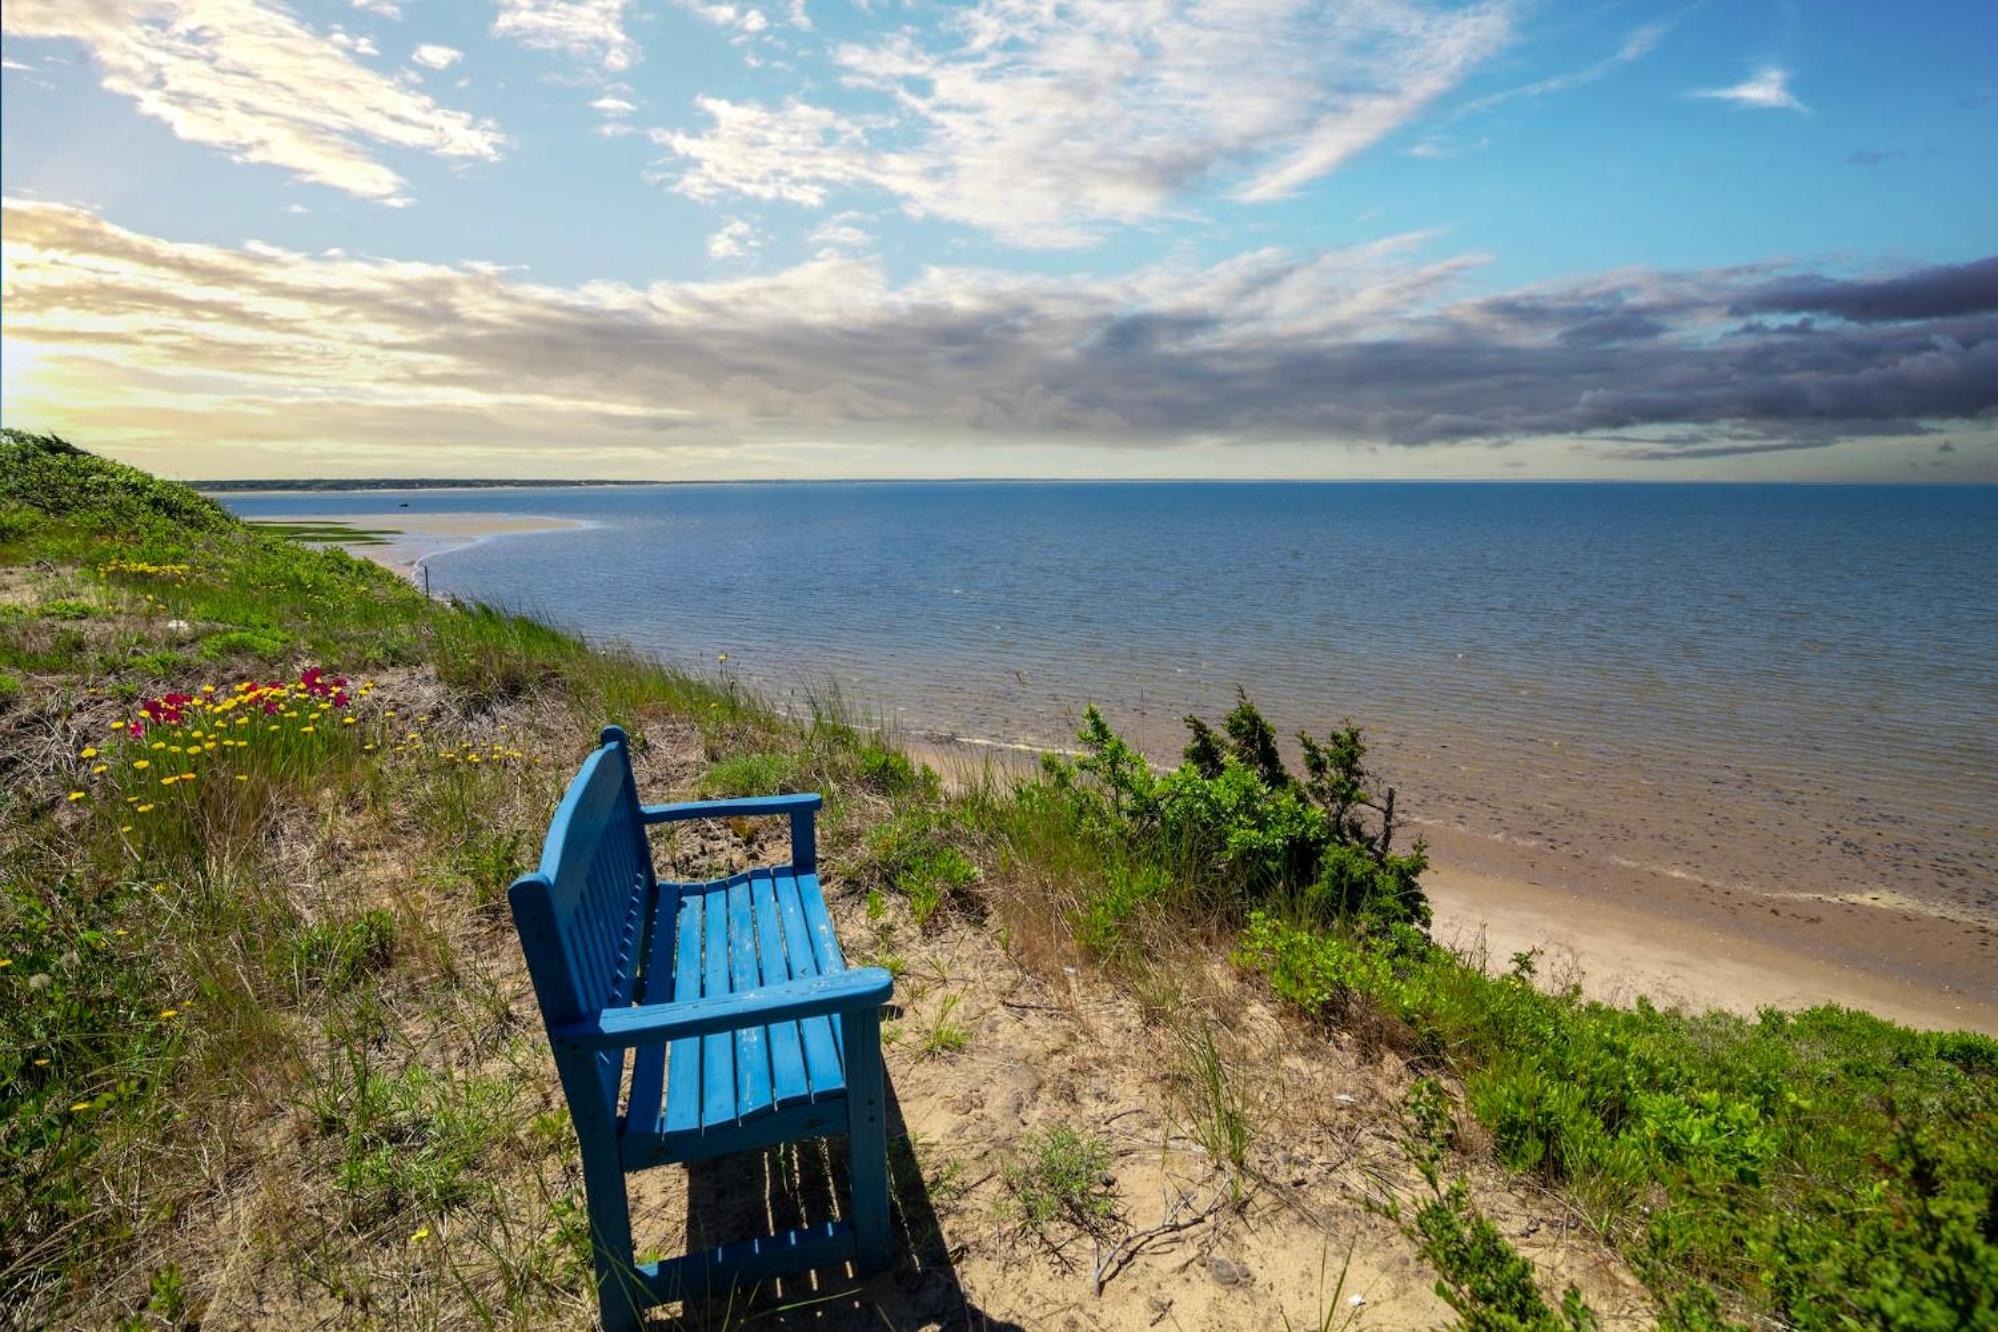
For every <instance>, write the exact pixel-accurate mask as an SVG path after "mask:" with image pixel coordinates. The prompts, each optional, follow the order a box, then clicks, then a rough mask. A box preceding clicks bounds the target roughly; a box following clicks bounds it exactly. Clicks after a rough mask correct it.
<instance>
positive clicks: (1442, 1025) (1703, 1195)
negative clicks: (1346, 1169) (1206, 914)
mask: <svg viewBox="0 0 1998 1332" xmlns="http://www.w3.org/2000/svg"><path fill="white" fill-rule="evenodd" d="M1237 957H1238V960H1239V961H1241V962H1242V963H1244V964H1245V965H1247V966H1250V967H1252V968H1254V969H1256V970H1259V971H1261V972H1263V973H1264V974H1265V975H1267V976H1268V977H1269V979H1270V982H1271V985H1272V987H1273V988H1274V989H1275V990H1276V991H1277V993H1278V994H1279V995H1281V996H1283V997H1284V998H1286V999H1289V1000H1290V1001H1292V1002H1294V1003H1296V1004H1298V1005H1300V1006H1301V1007H1303V1008H1305V1009H1307V1010H1308V1011H1310V1012H1312V1013H1315V1014H1320V1015H1327V1016H1332V1015H1342V1014H1343V1015H1347V1016H1349V1017H1357V1016H1360V1015H1361V1012H1362V1011H1366V1012H1371V1013H1373V1014H1377V1015H1379V1016H1380V1017H1381V1018H1384V1019H1386V1020H1387V1021H1389V1022H1391V1023H1393V1024H1395V1025H1396V1026H1397V1027H1398V1028H1399V1029H1400V1030H1401V1031H1402V1032H1403V1033H1404V1039H1405V1040H1406V1042H1407V1044H1408V1045H1409V1046H1410V1047H1411V1048H1412V1049H1413V1050H1414V1051H1415V1052H1416V1053H1417V1054H1418V1056H1420V1057H1423V1058H1425V1059H1427V1060H1428V1061H1429V1062H1431V1063H1432V1064H1433V1065H1435V1066H1438V1067H1446V1068H1448V1069H1449V1070H1450V1071H1452V1072H1454V1073H1455V1074H1456V1075H1457V1076H1458V1077H1460V1078H1461V1079H1462V1081H1463V1086H1464V1098H1465V1102H1466V1104H1467V1105H1468V1106H1469V1108H1470V1110H1471V1111H1472V1113H1473V1114H1475V1115H1476V1116H1477V1118H1478V1119H1479V1120H1480V1121H1481V1122H1482V1123H1484V1124H1485V1125H1486V1127H1487V1128H1489V1129H1490V1130H1491V1134H1492V1139H1493V1143H1494V1146H1495V1149H1496V1150H1497V1152H1498V1155H1499V1156H1500V1158H1501V1159H1502V1160H1503V1161H1504V1162H1505V1163H1506V1164H1507V1165H1509V1166H1511V1167H1513V1168H1515V1169H1518V1170H1523V1171H1528V1172H1531V1173H1533V1174H1535V1175H1538V1176H1539V1177H1540V1178H1542V1179H1543V1180H1545V1181H1547V1182H1548V1183H1551V1184H1557V1185H1560V1186H1562V1187H1564V1188H1565V1189H1566V1190H1568V1192H1569V1193H1570V1194H1571V1195H1572V1196H1573V1197H1574V1198H1575V1200H1576V1202H1577V1203H1578V1204H1579V1205H1580V1206H1581V1207H1582V1209H1583V1211H1584V1212H1585V1214H1587V1215H1588V1216H1589V1217H1590V1218H1591V1219H1592V1220H1593V1221H1594V1222H1595V1223H1596V1224H1597V1225H1598V1226H1599V1227H1600V1228H1601V1229H1602V1230H1603V1231H1604V1232H1605V1233H1607V1234H1609V1235H1610V1236H1612V1237H1613V1238H1615V1239H1617V1240H1618V1241H1619V1242H1621V1243H1622V1244H1623V1247H1624V1249H1625V1252H1626V1253H1627V1254H1628V1256H1629V1257H1630V1258H1631V1260H1632V1263H1633V1266H1634V1267H1635V1268H1636V1269H1637V1270H1638V1272H1639V1274H1640V1275H1641V1276H1643V1277H1644V1279H1645V1280H1646V1282H1647V1283H1648V1284H1649V1285H1650V1286H1651V1287H1652V1289H1653V1290H1654V1291H1655V1292H1657V1293H1658V1294H1659V1295H1660V1297H1661V1298H1662V1299H1663V1300H1664V1301H1665V1303H1666V1305H1667V1307H1668V1311H1669V1310H1678V1311H1680V1312H1679V1313H1677V1314H1674V1315H1673V1317H1674V1318H1677V1319H1679V1320H1680V1321H1682V1322H1685V1321H1698V1319H1699V1318H1703V1317H1705V1316H1706V1315H1705V1313H1703V1312H1702V1311H1711V1310H1712V1309H1713V1308H1715V1307H1716V1296H1715V1292H1716V1291H1718V1292H1720V1293H1721V1294H1722V1295H1724V1296H1725V1297H1726V1298H1727V1299H1729V1300H1739V1301H1744V1302H1745V1303H1746V1304H1747V1305H1748V1306H1749V1307H1750V1308H1752V1309H1755V1310H1757V1311H1759V1312H1761V1313H1763V1314H1766V1315H1767V1316H1769V1317H1771V1318H1774V1319H1776V1320H1778V1321H1780V1322H1783V1323H1785V1324H1787V1325H1791V1326H1795V1327H1799V1328H1834V1327H1841V1328H1842V1327H1850V1326H1894V1327H1918V1328H1936V1329H1942V1328H1949V1327H1969V1326H1975V1325H1978V1324H1979V1323H1980V1322H1981V1321H1982V1322H1987V1323H1988V1322H1989V1321H1990V1320H1991V1319H1993V1317H1994V1316H1998V1073H1994V1072H1993V1060H1994V1058H1998V1042H1993V1041H1990V1040H1986V1039H1984V1038H1982V1037H1978V1036H1972V1035H1969V1034H1967V1033H1954V1034H1938V1033H1930V1032H1915V1031H1909V1030H1907V1029H1906V1028H1902V1027H1897V1026H1895V1025H1893V1024H1892V1023H1888V1022H1884V1021H1882V1020H1880V1019H1878V1018H1874V1017H1871V1016H1869V1015H1867V1014H1864V1013H1857V1012H1853V1011H1850V1010H1847V1009H1841V1008H1835V1007H1824V1008H1816V1009H1811V1010H1809V1011H1806V1012H1803V1013H1799V1014H1796V1015H1794V1016H1793V1015H1788V1014H1784V1013H1780V1012H1776V1011H1774V1010H1769V1011H1765V1012H1764V1013H1763V1014H1761V1016H1760V1017H1758V1018H1756V1019H1753V1020H1750V1019H1744V1018H1738V1017H1735V1016H1732V1015H1730V1014H1725V1013H1707V1014H1704V1015H1700V1016H1688V1015H1685V1014H1680V1013H1676V1012H1666V1011H1663V1010H1660V1009H1658V1008H1655V1007H1653V1006H1652V1005H1650V1004H1648V1003H1645V1002H1643V1001H1642V1000H1640V1001H1639V1002H1638V1004H1637V1005H1636V1006H1635V1007H1634V1008H1627V1009H1625V1008H1612V1007H1610V1006H1608V1005H1605V1004H1599V1003H1593V1002H1588V1001H1585V1000H1583V999H1582V998H1581V997H1580V996H1579V994H1577V993H1575V992H1574V991H1572V990H1571V991H1569V992H1567V993H1563V994H1546V993H1543V992H1541V991H1539V990H1537V989H1535V988H1534V987H1533V985H1532V984H1531V979H1530V976H1531V967H1530V959H1529V958H1526V957H1522V958H1520V959H1517V960H1516V964H1515V966H1514V968H1513V970H1512V971H1511V972H1509V973H1508V974H1505V975H1501V976H1491V975H1486V974H1485V973H1483V972H1481V971H1478V970H1476V969H1474V968H1471V967H1468V966H1466V965H1464V964H1463V963H1461V962H1460V961H1458V960H1457V959H1456V958H1455V957H1452V956H1451V955H1450V954H1448V953H1447V952H1444V951H1443V950H1441V949H1438V948H1435V947H1434V946H1432V945H1428V944H1426V943H1423V942H1421V941H1419V940H1416V939H1413V938H1411V937H1409V936H1403V938H1402V939H1401V941H1400V945H1399V946H1398V947H1395V948H1392V949H1391V948H1389V947H1387V946H1385V945H1383V944H1382V943H1381V942H1379V941H1374V940H1368V939H1365V938H1361V937H1356V936H1352V935H1345V936H1342V935H1339V934H1336V933H1325V932H1320V931H1318V930H1314V929H1311V928H1309V927H1306V926H1301V925H1298V924H1296V923H1292V922H1286V921H1283V920H1280V919H1278V918H1277V917H1275V916H1273V915H1271V914H1268V913H1258V914H1257V915H1256V916H1254V917H1253V918H1252V920H1251V921H1250V924H1249V928H1248V930H1247V931H1246V932H1245V934H1244V935H1243V939H1242V943H1241V947H1240V949H1239V951H1238V953H1237ZM1668 1321H1669V1320H1668Z"/></svg>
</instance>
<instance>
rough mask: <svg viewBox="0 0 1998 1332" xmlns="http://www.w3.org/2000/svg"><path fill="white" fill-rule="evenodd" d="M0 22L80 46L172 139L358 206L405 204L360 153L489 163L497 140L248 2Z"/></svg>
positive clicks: (66, 9) (397, 181)
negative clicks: (275, 171) (386, 150)
mask: <svg viewBox="0 0 1998 1332" xmlns="http://www.w3.org/2000/svg"><path fill="white" fill-rule="evenodd" d="M0 24H4V27H5V30H6V32H7V33H9V34H10V35H16V36H22V37H60V38H69V39H72V40H74V41H77V42H80V43H82V44H83V45H84V46H85V47H86V48H87V49H88V50H89V51H90V53H91V55H92V56H93V57H94V58H95V60H96V62H97V65H98V68H99V70H100V72H101V76H102V80H103V84H104V86H105V87H106V88H107V89H109V90H110V91H112V92H115V93H118V94H120V95H121V96H125V97H130V98H132V99H133V100H134V101H135V102H136V103H137V105H138V109H139V110H140V112H142V113H143V114H145V115H148V116H151V117H153V118H154V119H156V120H159V121H161V122H163V123H164V124H165V125H166V126H167V127H168V128H169V129H171V130H172V131H173V133H174V134H175V135H176V136H177V137H179V138H181V139H184V140H186V141H188V142H190V143H198V144H204V145H207V146H209V147H214V148H220V149H222V150H223V151H225V152H227V153H228V154H229V155H230V156H231V157H233V158H235V159H236V160H237V161H242V162H258V163H264V164H267V165H271V166H276V167H281V168H283V169H284V170H286V171H289V172H291V173H292V174H293V175H295V176H297V177H299V178H301V179H304V180H310V181H314V182H316V183H318V184H321V185H326V186H330V187H332V188H334V189H337V190H344V191H346V192H347V193H349V194H353V195H357V196H359V197H361V198H366V199H377V200H380V201H383V202H387V203H395V202H404V201H406V199H407V195H406V191H405V186H404V182H403V180H402V178H401V177H400V176H398V175H397V174H396V173H395V172H394V171H393V170H391V169H390V168H389V167H388V166H386V165H384V164H383V163H382V162H380V161H379V160H377V159H376V158H375V157H374V156H373V155H372V153H371V152H370V151H369V148H368V145H369V144H380V145H385V146H388V147H393V148H407V149H414V150H416V151H419V152H427V153H432V154H435V155H437V156H441V157H452V158H468V159H472V160H478V161H492V160H494V159H496V158H498V157H499V155H500V151H501V149H502V148H503V147H504V145H505V143H506V139H505V137H504V136H503V135H502V134H501V133H500V132H499V129H498V127H497V126H495V125H494V124H493V123H492V122H490V121H487V120H479V119H475V118H473V117H472V116H469V115H467V114H465V113H464V112H462V111H453V110H450V109H448V108H445V107H441V106H439V105H438V104H437V103H436V102H434V101H432V100H431V99H430V98H429V97H428V96H426V95H425V94H424V93H422V92H420V91H418V90H416V89H414V88H409V87H405V86H404V85H402V84H401V83H398V82H397V81H396V80H394V79H392V78H389V77H388V76H386V75H384V74H380V73H378V72H376V71H374V70H371V69H368V68H366V67H365V66H363V65H360V64H357V63H356V62H355V61H354V60H353V59H352V57H351V54H350V51H349V50H343V49H341V47H342V44H343V43H342V42H341V41H340V40H339V39H340V38H343V37H345V34H342V33H339V32H338V30H337V29H335V30H334V34H335V35H333V36H321V35H320V34H318V33H316V32H314V31H313V30H312V29H311V28H309V27H307V26H306V25H305V24H303V23H301V22H300V21H299V20H298V19H296V18H294V17H293V16H292V15H291V14H290V13H288V12H287V11H285V10H282V9H278V8H274V7H272V6H269V5H266V4H262V3H259V2H258V0H138V3H135V4H117V3H113V2H112V0H8V3H7V5H6V6H5V8H4V10H0ZM344 44H345V45H346V46H348V47H349V48H350V49H351V50H359V49H360V45H359V43H358V42H357V41H356V40H355V39H347V40H346V41H345V43H344Z"/></svg>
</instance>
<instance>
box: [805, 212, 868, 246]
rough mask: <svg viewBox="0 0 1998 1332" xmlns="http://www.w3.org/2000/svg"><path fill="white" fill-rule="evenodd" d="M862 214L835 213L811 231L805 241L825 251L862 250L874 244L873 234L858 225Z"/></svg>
mask: <svg viewBox="0 0 1998 1332" xmlns="http://www.w3.org/2000/svg"><path fill="white" fill-rule="evenodd" d="M865 220H866V214H864V213H854V212H847V213H835V214H833V215H832V216H831V217H829V218H827V219H826V220H825V221H823V222H821V223H819V225H818V226H816V227H814V228H813V229H812V234H811V235H810V236H808V237H806V240H807V241H809V242H810V243H811V244H813V245H817V246H821V247H823V248H824V249H827V250H862V249H865V248H867V247H868V246H869V245H872V244H873V243H874V233H873V232H871V231H868V230H867V229H866V228H865V227H862V226H861V225H860V223H861V222H863V221H865Z"/></svg>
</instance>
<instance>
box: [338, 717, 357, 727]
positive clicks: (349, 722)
mask: <svg viewBox="0 0 1998 1332" xmlns="http://www.w3.org/2000/svg"><path fill="white" fill-rule="evenodd" d="M340 724H341V725H342V726H352V725H353V724H354V719H353V718H352V717H342V718H341V719H340Z"/></svg>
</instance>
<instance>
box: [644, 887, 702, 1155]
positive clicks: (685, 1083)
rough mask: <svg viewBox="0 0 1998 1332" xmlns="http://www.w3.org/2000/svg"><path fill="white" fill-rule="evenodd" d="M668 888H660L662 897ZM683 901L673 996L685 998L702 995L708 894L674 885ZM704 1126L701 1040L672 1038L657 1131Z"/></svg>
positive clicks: (692, 1129)
mask: <svg viewBox="0 0 1998 1332" xmlns="http://www.w3.org/2000/svg"><path fill="white" fill-rule="evenodd" d="M666 894H667V890H666V889H664V888H662V889H660V894H659V895H660V900H661V902H662V903H663V902H664V901H665V900H666ZM672 894H673V896H674V897H675V898H676V899H677V900H678V901H679V904H680V949H679V952H678V953H677V954H675V960H674V970H673V998H674V999H676V1000H678V1001H680V1002H683V1003H684V1002H686V1001H687V1000H690V999H698V998H700V997H701V943H702V940H703V938H704V937H705V935H706V925H705V923H704V922H703V920H702V918H701V915H702V912H703V910H704V909H705V908H706V906H707V901H708V899H707V897H706V895H705V894H703V893H701V892H698V891H696V892H685V891H683V890H682V889H681V887H680V886H679V885H677V884H676V885H673V886H672ZM700 1127H701V1042H700V1040H699V1038H698V1037H694V1038H689V1039H687V1040H684V1041H674V1042H673V1054H672V1058H671V1060H670V1061H669V1063H668V1065H667V1070H666V1114H665V1118H664V1122H663V1123H661V1124H660V1125H659V1126H658V1128H657V1129H656V1130H655V1131H656V1132H660V1133H662V1134H665V1133H695V1132H699V1131H700Z"/></svg>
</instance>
